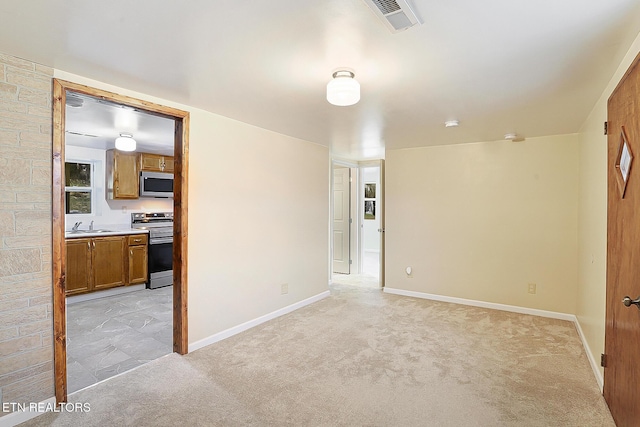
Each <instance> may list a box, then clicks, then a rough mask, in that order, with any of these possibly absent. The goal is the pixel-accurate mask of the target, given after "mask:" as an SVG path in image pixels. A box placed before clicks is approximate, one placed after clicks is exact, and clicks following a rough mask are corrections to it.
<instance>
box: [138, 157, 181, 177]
mask: <svg viewBox="0 0 640 427" xmlns="http://www.w3.org/2000/svg"><path fill="white" fill-rule="evenodd" d="M140 170H141V171H149V172H168V173H173V157H171V156H162V155H159V154H150V153H140Z"/></svg>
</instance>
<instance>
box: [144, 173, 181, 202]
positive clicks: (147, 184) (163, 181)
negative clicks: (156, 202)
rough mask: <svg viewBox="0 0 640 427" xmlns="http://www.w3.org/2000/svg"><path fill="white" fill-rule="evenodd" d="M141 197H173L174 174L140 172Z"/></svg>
mask: <svg viewBox="0 0 640 427" xmlns="http://www.w3.org/2000/svg"><path fill="white" fill-rule="evenodd" d="M140 197H163V198H173V174H172V173H164V172H144V171H143V172H140Z"/></svg>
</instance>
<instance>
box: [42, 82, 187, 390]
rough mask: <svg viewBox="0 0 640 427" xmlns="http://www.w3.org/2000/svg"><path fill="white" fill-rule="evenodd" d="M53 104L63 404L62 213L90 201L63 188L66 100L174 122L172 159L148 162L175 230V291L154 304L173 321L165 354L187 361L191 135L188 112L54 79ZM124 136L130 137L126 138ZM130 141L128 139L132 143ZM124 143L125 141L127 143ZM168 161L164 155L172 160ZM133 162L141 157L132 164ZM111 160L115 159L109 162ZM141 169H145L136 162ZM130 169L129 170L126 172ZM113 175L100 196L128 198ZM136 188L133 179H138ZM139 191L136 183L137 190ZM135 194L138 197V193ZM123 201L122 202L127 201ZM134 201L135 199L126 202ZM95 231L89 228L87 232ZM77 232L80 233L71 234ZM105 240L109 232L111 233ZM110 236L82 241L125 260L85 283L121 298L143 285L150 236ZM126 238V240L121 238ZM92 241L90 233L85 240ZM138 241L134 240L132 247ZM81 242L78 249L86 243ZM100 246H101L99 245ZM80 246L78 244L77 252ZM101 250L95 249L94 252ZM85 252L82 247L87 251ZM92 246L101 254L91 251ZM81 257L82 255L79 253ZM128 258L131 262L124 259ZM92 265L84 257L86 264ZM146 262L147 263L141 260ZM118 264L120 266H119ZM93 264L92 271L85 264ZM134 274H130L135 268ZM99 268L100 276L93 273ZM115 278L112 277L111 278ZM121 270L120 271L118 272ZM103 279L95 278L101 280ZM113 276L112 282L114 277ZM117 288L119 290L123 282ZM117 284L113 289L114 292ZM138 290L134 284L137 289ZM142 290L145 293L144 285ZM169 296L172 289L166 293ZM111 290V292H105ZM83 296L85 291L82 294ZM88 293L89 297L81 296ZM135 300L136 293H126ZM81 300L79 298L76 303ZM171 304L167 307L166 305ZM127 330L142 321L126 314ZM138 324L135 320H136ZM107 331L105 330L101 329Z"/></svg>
mask: <svg viewBox="0 0 640 427" xmlns="http://www.w3.org/2000/svg"><path fill="white" fill-rule="evenodd" d="M53 89H54V92H53V93H54V98H53V114H54V117H53V123H54V129H53V190H52V191H53V206H52V210H53V279H54V285H53V287H54V289H53V322H54V361H55V362H54V363H55V364H54V373H55V392H56V400H57V401H58V402H64V401H66V400H67V393H68V380H67V374H68V371H67V358H68V347H67V346H68V342H67V315H68V314H70V312H68V310H67V298H66V296H67V292H68V291H69V290H70V289H76V288H74V287H73V281H74V277H73V274H70V273H72V272H73V269H72V268H71V264H67V258H68V255H70V256H71V255H73V254H72V253H71V252H69V254H67V246H66V244H65V214H66V213H67V211H66V209H65V205H66V204H67V203H69V202H70V201H71V203H74V204H75V206H76V207H77V208H78V209H83V206H86V200H88V199H89V200H90V198H91V197H92V196H91V195H86V194H82V193H86V192H87V191H86V189H83V188H79V189H78V188H75V187H74V188H71V189H70V188H69V187H68V186H66V185H65V184H68V179H67V176H68V173H67V172H68V171H67V166H68V165H65V159H66V156H65V146H66V138H67V135H68V134H67V130H68V129H67V127H66V105H67V98H68V97H69V98H70V101H71V102H74V99H73V98H76V99H75V101H76V102H77V98H82V97H91V98H92V99H95V100H98V101H103V102H105V103H111V104H116V105H118V106H121V107H122V109H123V110H133V111H136V112H140V113H144V114H146V115H148V116H149V117H158V118H164V119H168V120H171V121H172V123H173V126H172V127H173V129H172V136H173V138H172V139H173V141H172V143H173V150H172V153H173V156H172V157H173V158H172V161H169V162H166V161H163V160H164V159H165V157H163V156H162V155H157V154H156V155H150V156H149V158H148V159H145V160H148V161H149V162H153V161H156V160H158V162H159V163H158V165H159V166H158V167H162V168H163V169H164V168H165V167H166V168H168V169H170V170H171V172H172V173H171V175H172V183H173V201H172V203H170V204H169V209H168V211H169V212H165V213H166V214H167V215H170V216H171V219H172V223H173V227H172V233H171V234H172V239H173V254H172V258H173V259H172V262H171V265H172V276H173V286H171V287H169V288H164V290H163V289H159V290H160V291H162V292H161V293H164V294H166V295H160V293H158V294H156V296H157V297H158V298H159V300H158V301H156V303H159V304H164V308H166V309H167V313H166V314H165V315H164V316H165V317H164V319H165V320H171V321H172V322H171V323H172V324H173V328H172V330H171V331H170V334H169V338H170V341H172V345H171V346H170V348H171V349H172V350H173V351H174V352H177V353H179V354H186V353H187V351H188V337H187V229H188V228H187V215H186V212H187V195H188V192H187V188H188V187H187V186H188V182H187V176H188V135H189V113H188V112H186V111H182V110H178V109H175V108H171V107H165V106H162V105H159V104H155V103H151V102H148V101H143V100H140V99H136V98H132V97H128V96H123V95H119V94H116V93H112V92H108V91H104V90H100V89H96V88H91V87H88V86H84V85H80V84H76V83H72V82H68V81H63V80H59V79H54V82H53ZM125 137H127V136H126V135H125ZM129 138H130V137H129ZM125 142H126V141H125ZM111 155H113V156H118V155H119V150H113V152H112V154H111ZM170 157H171V156H166V158H170ZM123 159H124V160H123V163H122V165H123V167H122V168H121V169H120V171H121V172H123V173H130V172H131V170H130V169H131V168H132V167H133V168H134V170H135V173H136V176H137V173H138V172H137V171H138V169H135V168H136V167H137V165H138V160H135V161H132V162H130V163H129V164H128V165H127V161H128V158H127V157H126V156H125V157H123ZM136 159H138V158H136ZM110 160H113V159H110ZM140 163H142V162H140ZM109 164H112V161H108V162H106V164H105V169H106V166H108V165H109ZM127 166H129V167H127ZM109 173H111V174H114V173H115V176H111V179H107V180H106V183H105V182H103V184H104V187H105V188H104V191H105V192H115V191H123V192H124V194H127V193H126V192H131V191H134V192H135V190H136V187H135V185H132V184H128V185H126V184H125V185H119V184H120V183H121V182H124V178H122V177H119V176H118V173H117V171H116V172H114V171H106V170H105V174H107V175H108V174H109ZM136 181H137V178H136ZM109 182H112V183H113V186H112V187H110V186H109ZM136 185H137V184H136ZM135 194H137V193H135ZM125 198H126V197H125ZM134 198H135V196H134V195H133V194H132V196H131V199H134ZM120 213H127V212H126V207H121V212H120ZM91 228H93V227H91ZM76 229H79V227H76ZM87 231H88V232H89V231H90V232H92V233H94V234H95V233H96V232H98V231H99V230H95V229H94V230H87ZM108 231H109V233H105V234H110V233H111V232H113V231H114V230H108ZM115 234H118V236H119V237H115V236H114V237H112V238H111V239H109V238H108V236H106V235H105V236H100V237H99V238H88V239H85V238H84V236H81V237H83V238H82V239H81V240H87V241H88V245H87V246H86V247H88V248H89V249H88V250H91V251H96V253H97V251H100V250H103V251H104V253H105V254H107V255H105V256H110V255H108V254H113V253H115V254H122V255H123V256H122V264H121V265H119V266H120V267H122V270H121V269H119V268H115V269H109V268H100V267H99V264H100V262H96V265H97V267H96V268H93V267H91V268H92V272H91V273H89V274H90V277H91V279H90V281H91V283H92V284H94V285H95V283H99V284H100V285H104V284H105V283H106V284H107V285H105V286H107V287H109V288H113V291H114V293H118V292H117V290H118V288H121V287H123V286H128V285H132V284H137V283H144V282H146V273H147V270H146V268H142V267H141V266H143V265H146V264H144V263H140V262H139V263H136V261H135V260H136V259H137V260H144V254H146V253H147V252H146V251H144V249H146V246H144V245H145V244H146V243H147V242H146V241H144V242H143V240H145V237H146V238H148V235H147V234H146V233H145V232H144V231H143V230H133V231H132V230H129V233H128V237H127V236H125V237H122V236H120V234H121V233H115ZM125 234H127V233H125ZM91 236H93V234H89V235H88V237H91ZM136 239H137V240H139V242H138V243H136ZM84 243H85V242H83V244H84ZM96 243H98V245H96ZM76 246H77V247H80V246H81V245H76ZM98 246H99V247H98ZM84 247H85V246H83V248H84ZM96 247H98V248H97V249H96ZM83 250H84V249H83ZM86 253H87V252H86V251H85V252H83V255H84V256H87V257H90V259H92V260H93V259H95V256H94V255H95V253H92V254H91V255H86ZM127 257H130V258H129V260H128V259H127ZM88 259H89V258H88ZM100 259H101V260H102V261H104V260H105V259H109V260H117V259H118V256H116V257H115V258H102V257H101V258H100ZM145 261H146V260H145ZM116 262H117V261H116ZM89 265H91V264H89ZM136 265H137V266H138V267H135V266H136ZM98 269H100V271H99V272H98ZM114 270H115V271H116V273H115V274H114V273H113V271H114ZM121 271H124V272H123V273H121ZM99 273H100V274H102V276H100V274H99ZM98 276H99V277H100V278H101V279H104V280H97V279H96V277H98ZM116 276H117V277H116ZM120 281H122V282H123V283H120ZM114 284H115V285H114ZM136 286H139V285H136ZM143 288H144V286H143ZM166 289H169V290H168V291H167V290H166ZM109 290H111V289H109ZM80 293H83V292H80ZM85 294H86V293H85ZM131 294H133V293H131ZM123 295H125V294H122V295H117V296H116V295H113V296H112V297H114V298H122V297H123ZM80 296H81V295H78V297H80ZM169 298H170V301H172V302H170V303H168V304H167V301H168V300H169ZM120 304H123V305H126V304H127V302H126V301H124V300H123V301H120ZM129 304H133V305H134V306H135V302H131V301H129ZM128 317H129V318H130V321H131V323H132V324H135V323H136V322H137V321H139V320H140V318H139V316H138V315H136V314H130V315H129V316H128ZM134 318H135V319H134ZM105 324H106V323H105Z"/></svg>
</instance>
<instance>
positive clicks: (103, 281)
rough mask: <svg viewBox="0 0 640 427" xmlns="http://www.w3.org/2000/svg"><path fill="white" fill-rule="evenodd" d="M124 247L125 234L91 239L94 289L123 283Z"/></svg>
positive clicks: (124, 278) (112, 286)
mask: <svg viewBox="0 0 640 427" xmlns="http://www.w3.org/2000/svg"><path fill="white" fill-rule="evenodd" d="M126 248H127V245H126V239H125V236H113V237H98V238H94V239H93V240H92V249H93V251H92V257H91V262H92V267H93V268H92V272H93V288H94V289H96V290H98V289H107V288H114V287H116V286H124V285H125V283H126V282H125V280H126V277H125V276H126V275H125V256H126Z"/></svg>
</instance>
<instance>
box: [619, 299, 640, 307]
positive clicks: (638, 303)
mask: <svg viewBox="0 0 640 427" xmlns="http://www.w3.org/2000/svg"><path fill="white" fill-rule="evenodd" d="M622 303H623V304H624V305H625V306H626V307H631V304H635V306H636V307H638V310H640V297H638V298H636V299H631V298H629V297H628V296H627V297H624V299H623V300H622Z"/></svg>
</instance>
